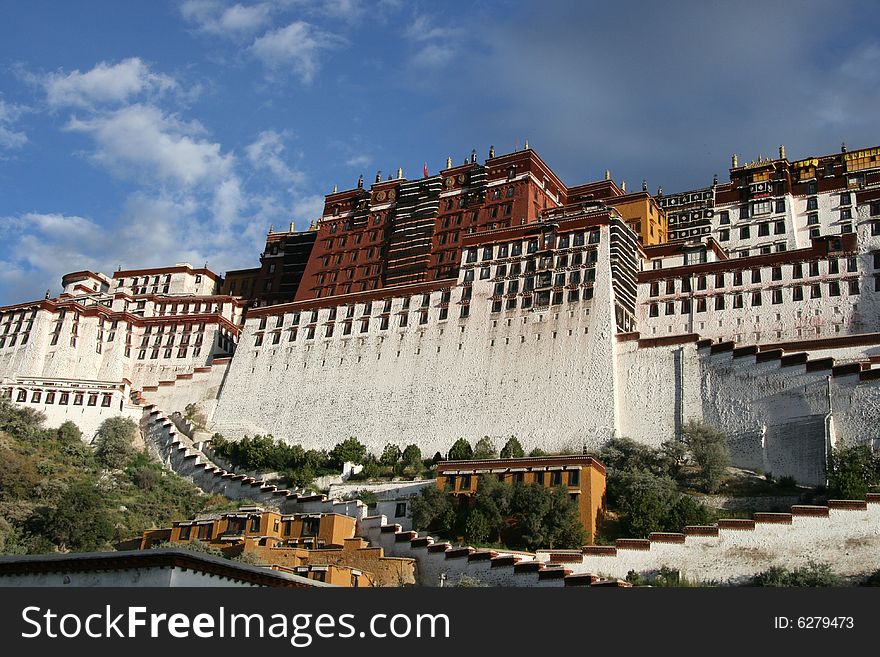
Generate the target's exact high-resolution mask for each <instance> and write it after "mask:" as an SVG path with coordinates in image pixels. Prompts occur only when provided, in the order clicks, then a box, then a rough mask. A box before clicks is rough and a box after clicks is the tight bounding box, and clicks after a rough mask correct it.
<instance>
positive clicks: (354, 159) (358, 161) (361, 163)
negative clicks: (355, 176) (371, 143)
mask: <svg viewBox="0 0 880 657" xmlns="http://www.w3.org/2000/svg"><path fill="white" fill-rule="evenodd" d="M372 161H373V160H372V158H371V157H370V156H369V155H367V154H366V153H359V154H357V155H352V156H351V157H349V158H348V159H347V160H346V161H345V164H346V166H350V167H365V166H367V165H368V164H369V163H370V162H372Z"/></svg>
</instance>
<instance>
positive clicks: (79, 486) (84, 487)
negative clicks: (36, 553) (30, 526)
mask: <svg viewBox="0 0 880 657" xmlns="http://www.w3.org/2000/svg"><path fill="white" fill-rule="evenodd" d="M37 522H38V524H39V525H42V526H41V527H39V529H40V531H39V532H35V533H39V534H43V535H44V536H45V537H46V538H48V539H49V540H51V541H52V542H53V543H55V544H56V545H58V546H60V547H62V548H68V549H70V550H73V551H75V552H83V551H85V552H88V551H91V550H98V549H101V548H104V547H106V546H107V545H108V544H109V542H110V540H111V539H112V538H113V536H114V534H115V532H114V529H113V522H112V520H111V518H110V515H109V513H108V511H107V509H106V507H105V504H104V497H103V495H102V494H101V492H100V491H99V490H98V488H97V486H96V485H95V483H94V482H90V481H79V482H75V483H73V484H71V486H70V487H69V488H68V489H67V491H65V492H64V494H63V495H62V496H61V498H60V499H59V500H58V504H57V506H56V507H55V508H53V509H50V510H48V512H47V513H46V515H45V516H44V517H43V518H42V519H39V518H38V519H37Z"/></svg>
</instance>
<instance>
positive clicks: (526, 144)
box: [523, 137, 529, 151]
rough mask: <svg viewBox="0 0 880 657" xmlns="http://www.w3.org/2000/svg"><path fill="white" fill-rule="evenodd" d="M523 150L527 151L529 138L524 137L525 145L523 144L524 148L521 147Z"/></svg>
mask: <svg viewBox="0 0 880 657" xmlns="http://www.w3.org/2000/svg"><path fill="white" fill-rule="evenodd" d="M523 150H524V151H527V150H529V138H528V137H526V143H525V146H523Z"/></svg>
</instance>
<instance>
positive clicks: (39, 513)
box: [0, 400, 234, 554]
mask: <svg viewBox="0 0 880 657" xmlns="http://www.w3.org/2000/svg"><path fill="white" fill-rule="evenodd" d="M44 421H45V418H44V416H43V415H42V414H41V413H38V412H35V411H33V410H31V409H28V408H20V407H17V406H14V405H13V404H11V403H9V402H8V401H6V400H0V554H37V553H46V552H55V551H76V552H84V551H90V550H106V549H111V548H112V545H113V543H115V542H117V541H119V540H122V539H126V538H131V537H133V536H136V535H138V534H139V533H140V532H142V531H143V530H145V529H149V528H153V527H162V526H168V525H170V524H171V522H172V521H175V520H184V519H187V518H191V517H192V516H193V515H195V514H197V513H201V512H205V511H208V510H221V509H226V508H234V507H233V505H232V504H231V502H230V501H229V500H227V499H226V498H223V497H219V496H213V497H209V496H207V495H205V494H203V493H202V492H201V491H199V490H198V489H197V488H196V487H195V486H193V485H192V484H190V483H189V482H187V481H185V480H184V479H181V478H180V477H178V476H177V475H175V474H174V473H172V472H168V471H167V470H165V469H164V468H163V467H162V466H161V465H160V464H159V463H156V462H155V461H153V460H151V458H150V457H149V455H148V454H147V453H146V452H143V451H136V450H134V448H133V447H132V440H133V438H134V437H135V436H136V433H137V426H136V425H135V423H134V422H132V421H131V420H126V419H123V418H121V417H120V418H110V419H109V420H106V421H105V422H104V423H103V424H102V425H101V429H100V431H99V434H98V438H97V440H96V445H95V447H94V448H92V447H90V446H88V445H86V444H85V443H84V442H83V441H82V437H81V432H80V431H79V429H78V428H77V427H76V425H74V424H73V423H72V422H65V423H64V424H63V425H62V426H61V427H59V428H57V429H50V428H46V427H45V426H44Z"/></svg>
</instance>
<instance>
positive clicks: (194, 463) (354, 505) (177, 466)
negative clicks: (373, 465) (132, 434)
mask: <svg viewBox="0 0 880 657" xmlns="http://www.w3.org/2000/svg"><path fill="white" fill-rule="evenodd" d="M141 430H142V432H143V434H144V439H145V440H146V441H147V444H148V445H150V446H151V448H152V449H153V450H154V451H155V453H156V454H157V455H158V456H159V458H160V459H161V460H162V462H163V463H164V464H165V465H166V466H167V467H168V468H169V469H171V470H173V471H174V472H176V473H177V474H178V475H180V476H181V477H183V478H185V479H188V480H190V481H192V482H193V484H195V485H196V486H197V487H198V488H200V489H201V490H202V491H204V492H205V493H211V494H218V495H224V496H225V497H228V498H230V499H233V500H248V501H252V502H254V503H256V504H259V505H261V506H264V507H268V508H274V509H279V510H280V511H281V512H282V513H339V514H342V515H346V516H350V517H352V518H355V519H357V520H358V521H359V522H360V521H361V520H362V519H363V518H364V517H365V516H366V512H367V507H366V505H365V504H364V503H363V502H361V501H360V500H336V499H331V498H328V497H327V496H325V495H319V494H313V493H309V492H305V493H304V492H299V491H290V490H286V489H281V488H278V487H277V486H275V485H272V484H270V483H268V482H266V481H265V480H262V479H256V478H254V477H249V476H247V475H243V474H238V473H235V472H230V471H227V470H224V469H222V468H220V467H218V466H217V465H216V464H214V463H212V462H211V461H210V460H209V459H208V458H207V456H205V454H204V453H203V452H202V451H200V450H199V449H198V448H197V447H196V446H195V443H193V441H192V440H191V439H190V438H188V437H187V436H186V435H185V434H183V433H182V432H180V431H179V430H178V429H177V427H176V426H175V425H174V422H172V421H171V419H170V418H168V416H166V415H165V414H164V413H162V411H160V410H159V409H158V408H156V406H154V405H152V404H149V405H146V406H144V407H143V416H142V418H141Z"/></svg>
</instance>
